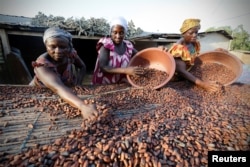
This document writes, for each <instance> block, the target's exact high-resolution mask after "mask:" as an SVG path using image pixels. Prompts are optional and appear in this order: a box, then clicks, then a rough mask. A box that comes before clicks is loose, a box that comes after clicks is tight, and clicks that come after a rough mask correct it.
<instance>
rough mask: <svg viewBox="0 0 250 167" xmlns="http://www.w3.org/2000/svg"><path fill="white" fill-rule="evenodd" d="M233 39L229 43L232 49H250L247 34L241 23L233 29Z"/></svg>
mask: <svg viewBox="0 0 250 167" xmlns="http://www.w3.org/2000/svg"><path fill="white" fill-rule="evenodd" d="M232 36H233V38H234V39H233V41H232V43H231V49H233V50H248V51H249V50H250V40H249V34H248V33H247V31H246V30H244V28H243V25H239V26H238V27H237V28H236V29H235V30H234V31H233V34H232Z"/></svg>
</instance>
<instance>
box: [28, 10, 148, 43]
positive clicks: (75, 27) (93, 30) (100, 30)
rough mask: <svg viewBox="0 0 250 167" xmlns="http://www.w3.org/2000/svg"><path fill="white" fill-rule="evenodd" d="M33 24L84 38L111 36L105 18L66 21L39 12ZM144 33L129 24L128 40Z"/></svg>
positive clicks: (132, 23) (69, 19) (62, 18)
mask: <svg viewBox="0 0 250 167" xmlns="http://www.w3.org/2000/svg"><path fill="white" fill-rule="evenodd" d="M31 23H32V24H33V25H36V26H45V27H52V26H57V27H60V28H63V29H66V30H69V31H71V32H72V31H75V32H77V34H78V35H84V36H94V35H97V36H105V35H109V30H110V25H109V23H108V21H107V20H106V19H104V18H93V17H91V18H90V19H87V20H86V19H85V18H84V17H82V18H81V19H76V18H73V17H71V18H68V19H65V18H64V17H61V16H53V15H49V16H46V15H45V14H43V13H42V12H38V14H37V15H36V16H35V17H34V18H32V21H31ZM142 32H143V30H142V29H141V28H137V29H136V28H135V24H134V22H133V21H132V20H131V21H130V22H128V34H127V38H129V37H132V36H135V35H138V34H140V33H142ZM72 33H73V32H72Z"/></svg>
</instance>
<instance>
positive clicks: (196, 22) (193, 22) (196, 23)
mask: <svg viewBox="0 0 250 167" xmlns="http://www.w3.org/2000/svg"><path fill="white" fill-rule="evenodd" d="M193 27H200V19H186V20H184V22H183V23H182V26H181V28H180V32H181V33H182V34H183V33H184V32H186V31H187V30H189V29H190V28H193Z"/></svg>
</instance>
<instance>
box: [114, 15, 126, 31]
mask: <svg viewBox="0 0 250 167" xmlns="http://www.w3.org/2000/svg"><path fill="white" fill-rule="evenodd" d="M115 25H120V26H122V27H123V28H124V30H125V33H126V32H127V31H128V23H127V20H126V19H125V18H124V17H122V16H119V17H115V18H113V19H112V20H111V23H110V28H111V29H112V27H113V26H115ZM111 29H110V32H111Z"/></svg>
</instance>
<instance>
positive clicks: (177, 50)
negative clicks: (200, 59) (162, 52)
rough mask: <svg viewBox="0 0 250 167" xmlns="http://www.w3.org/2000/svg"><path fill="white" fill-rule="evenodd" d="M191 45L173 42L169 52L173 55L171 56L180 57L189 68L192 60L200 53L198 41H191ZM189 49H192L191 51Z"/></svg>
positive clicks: (192, 63) (192, 62)
mask: <svg viewBox="0 0 250 167" xmlns="http://www.w3.org/2000/svg"><path fill="white" fill-rule="evenodd" d="M192 46H193V47H188V46H186V45H181V44H177V43H175V44H173V46H172V47H171V48H170V49H169V53H170V54H171V55H173V57H176V58H177V57H180V58H181V59H182V60H183V61H185V62H186V64H187V67H188V68H189V67H191V66H193V65H194V60H195V58H196V57H197V56H198V55H199V53H200V42H199V41H197V42H195V43H193V44H192ZM190 49H192V51H191V50H190Z"/></svg>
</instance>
